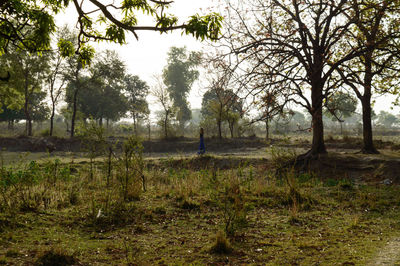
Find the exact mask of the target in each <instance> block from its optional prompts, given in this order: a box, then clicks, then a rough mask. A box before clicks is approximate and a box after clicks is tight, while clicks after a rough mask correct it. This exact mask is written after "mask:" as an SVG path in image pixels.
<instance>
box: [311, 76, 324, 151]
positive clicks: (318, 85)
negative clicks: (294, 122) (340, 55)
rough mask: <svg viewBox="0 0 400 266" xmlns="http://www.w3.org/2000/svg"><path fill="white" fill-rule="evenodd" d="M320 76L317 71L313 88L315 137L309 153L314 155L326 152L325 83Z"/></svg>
mask: <svg viewBox="0 0 400 266" xmlns="http://www.w3.org/2000/svg"><path fill="white" fill-rule="evenodd" d="M320 77H321V73H319V72H317V73H316V75H315V80H314V82H313V83H314V84H313V86H312V90H311V100H312V110H311V115H312V129H313V139H312V146H311V150H310V151H309V153H310V155H312V156H313V155H317V154H321V153H326V147H325V141H324V123H323V121H322V101H323V96H322V90H323V84H322V80H321V78H320Z"/></svg>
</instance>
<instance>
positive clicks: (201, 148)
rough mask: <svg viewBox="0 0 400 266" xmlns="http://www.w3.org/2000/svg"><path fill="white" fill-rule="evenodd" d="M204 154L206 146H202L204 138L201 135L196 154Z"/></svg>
mask: <svg viewBox="0 0 400 266" xmlns="http://www.w3.org/2000/svg"><path fill="white" fill-rule="evenodd" d="M205 152H206V146H205V145H204V137H203V134H200V145H199V151H198V152H197V154H204V153H205Z"/></svg>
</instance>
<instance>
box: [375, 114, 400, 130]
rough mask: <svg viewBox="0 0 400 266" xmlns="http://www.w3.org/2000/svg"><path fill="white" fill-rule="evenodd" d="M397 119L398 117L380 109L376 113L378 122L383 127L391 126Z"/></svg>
mask: <svg viewBox="0 0 400 266" xmlns="http://www.w3.org/2000/svg"><path fill="white" fill-rule="evenodd" d="M399 121H400V119H399V118H397V117H396V116H395V115H393V114H391V113H389V112H386V111H380V113H379V115H378V123H379V124H381V125H383V126H384V127H385V128H391V127H392V126H393V125H394V124H397V123H399Z"/></svg>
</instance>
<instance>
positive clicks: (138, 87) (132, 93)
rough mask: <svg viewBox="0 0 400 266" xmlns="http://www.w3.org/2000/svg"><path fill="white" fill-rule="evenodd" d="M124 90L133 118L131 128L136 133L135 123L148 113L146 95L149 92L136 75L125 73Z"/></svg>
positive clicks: (143, 82) (144, 83) (145, 84)
mask: <svg viewBox="0 0 400 266" xmlns="http://www.w3.org/2000/svg"><path fill="white" fill-rule="evenodd" d="M124 91H125V95H126V96H127V98H128V106H129V111H130V113H131V116H132V119H133V129H134V132H135V134H137V124H138V121H139V120H140V119H144V118H146V117H147V116H148V115H149V113H150V110H149V105H148V103H147V101H146V97H147V95H148V94H149V86H148V85H147V83H146V82H145V81H143V80H141V79H140V78H139V77H138V76H134V75H126V76H125V77H124Z"/></svg>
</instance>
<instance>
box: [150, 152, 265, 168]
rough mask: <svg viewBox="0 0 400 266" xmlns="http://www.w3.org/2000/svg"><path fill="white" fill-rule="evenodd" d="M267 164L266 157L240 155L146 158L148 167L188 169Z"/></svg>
mask: <svg viewBox="0 0 400 266" xmlns="http://www.w3.org/2000/svg"><path fill="white" fill-rule="evenodd" d="M267 164H268V160H267V159H266V158H247V159H244V158H240V157H214V156H208V155H205V156H198V157H191V158H181V159H164V160H158V159H156V160H148V162H147V166H148V168H161V169H165V168H174V169H189V170H195V171H200V170H205V169H213V170H217V169H220V170H226V169H237V168H239V167H246V166H249V165H252V166H265V165H267Z"/></svg>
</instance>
